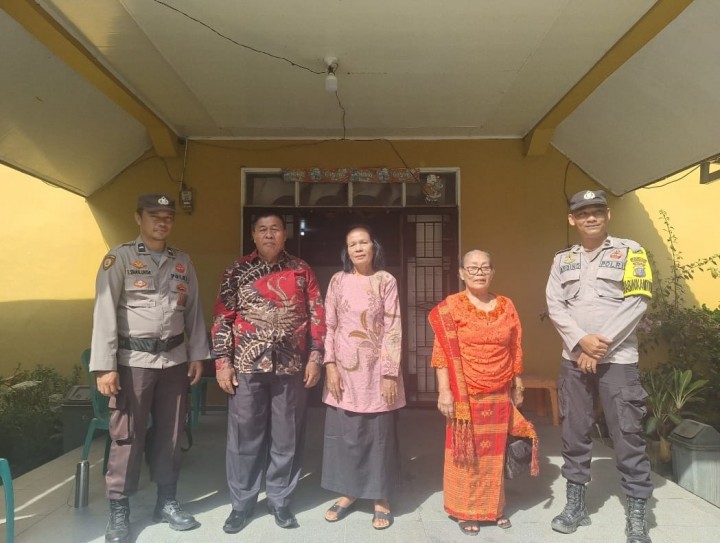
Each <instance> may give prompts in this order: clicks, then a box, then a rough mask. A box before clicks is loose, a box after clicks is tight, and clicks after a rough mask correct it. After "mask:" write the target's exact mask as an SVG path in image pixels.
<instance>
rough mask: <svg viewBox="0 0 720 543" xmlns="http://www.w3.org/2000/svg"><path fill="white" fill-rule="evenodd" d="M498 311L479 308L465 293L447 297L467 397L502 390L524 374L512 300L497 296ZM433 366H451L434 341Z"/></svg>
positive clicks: (518, 323)
mask: <svg viewBox="0 0 720 543" xmlns="http://www.w3.org/2000/svg"><path fill="white" fill-rule="evenodd" d="M496 300H497V303H496V305H495V309H493V310H492V311H489V312H486V311H483V310H481V309H478V308H476V307H475V306H474V305H473V304H472V302H471V301H470V300H469V299H468V297H467V294H465V292H459V293H457V294H452V295H450V296H448V297H447V299H446V302H447V304H448V306H449V307H450V314H451V315H452V318H453V321H454V322H455V326H456V327H457V333H458V341H459V343H460V355H461V357H462V364H463V373H464V374H465V381H466V384H467V388H468V394H477V393H483V394H486V393H488V392H494V391H497V390H500V389H502V388H503V387H504V386H506V385H507V384H508V383H510V381H511V379H512V378H513V376H514V375H520V374H522V369H523V368H522V357H523V356H522V346H521V341H522V327H521V325H520V318H519V317H518V314H517V311H516V310H515V306H514V305H513V303H512V301H511V300H510V298H506V297H505V296H497V297H496ZM431 365H432V366H433V367H434V368H446V367H447V366H448V362H447V358H446V356H445V352H444V351H443V348H442V346H441V345H440V342H439V341H438V340H437V338H435V343H434V345H433V353H432V360H431Z"/></svg>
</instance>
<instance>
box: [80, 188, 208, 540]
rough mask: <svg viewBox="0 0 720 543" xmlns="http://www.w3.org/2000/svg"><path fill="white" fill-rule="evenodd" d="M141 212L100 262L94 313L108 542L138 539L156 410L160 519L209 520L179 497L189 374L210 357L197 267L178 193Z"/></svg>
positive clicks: (195, 374)
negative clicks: (106, 437)
mask: <svg viewBox="0 0 720 543" xmlns="http://www.w3.org/2000/svg"><path fill="white" fill-rule="evenodd" d="M135 221H136V222H137V224H138V226H139V227H140V235H139V236H138V238H137V239H136V240H135V241H132V242H130V243H125V244H123V245H119V246H117V247H114V248H113V249H112V250H111V251H110V252H109V253H108V254H107V255H106V256H105V258H104V260H103V263H102V266H101V267H100V270H99V271H98V275H97V283H96V297H95V311H94V315H93V334H92V354H91V357H90V370H91V371H92V372H93V374H94V375H95V378H96V382H97V388H98V390H99V391H100V392H101V393H102V394H104V395H105V396H110V409H111V418H110V437H111V438H112V446H111V448H110V458H109V460H108V471H107V474H106V476H105V482H106V495H107V497H108V499H109V500H110V521H109V522H108V526H107V531H106V533H105V541H106V542H108V543H125V542H127V541H129V540H130V530H129V518H130V505H129V502H128V496H131V495H132V494H134V493H135V491H136V490H137V487H138V480H139V477H140V468H141V464H142V458H143V452H144V449H145V435H146V429H147V422H148V417H149V416H150V415H152V424H153V427H154V440H153V447H152V450H151V452H150V458H149V461H150V472H151V477H152V479H153V480H154V481H155V483H156V484H157V490H158V498H157V504H156V506H155V512H154V515H153V520H154V521H155V522H168V523H169V524H170V528H172V529H174V530H189V529H192V528H195V527H197V526H199V525H200V524H199V523H198V522H197V521H196V520H195V518H193V517H192V516H191V515H190V514H188V513H186V512H184V511H183V510H182V509H181V508H180V506H179V504H178V502H177V500H176V490H177V480H178V475H179V471H180V435H181V432H182V429H183V425H184V420H185V416H186V412H187V395H188V394H187V393H188V384H194V383H197V382H198V381H199V380H200V377H201V375H202V363H201V362H200V361H201V360H205V359H208V358H210V352H209V347H208V340H207V332H206V329H205V321H204V318H203V315H202V308H201V305H200V301H199V299H198V283H197V277H196V275H195V268H194V267H193V264H192V262H191V261H190V258H189V256H188V255H187V254H186V253H184V252H182V251H179V250H178V249H174V248H172V247H169V246H168V245H167V244H166V239H167V238H168V236H169V235H170V233H171V232H172V228H173V224H174V221H175V201H174V200H173V199H172V198H170V197H169V196H167V195H165V194H145V195H142V196H140V198H139V199H138V206H137V211H136V213H135Z"/></svg>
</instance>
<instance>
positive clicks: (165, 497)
mask: <svg viewBox="0 0 720 543" xmlns="http://www.w3.org/2000/svg"><path fill="white" fill-rule="evenodd" d="M176 493H177V484H175V483H172V484H169V485H158V498H157V503H156V504H155V513H154V514H153V521H154V522H167V523H169V524H170V528H172V529H173V530H179V531H184V530H192V529H193V528H197V527H198V526H200V523H199V522H198V521H197V520H195V517H193V516H192V515H191V514H190V513H186V512H185V511H183V510H182V509H180V504H179V503H178V502H177V500H176V499H175V495H176Z"/></svg>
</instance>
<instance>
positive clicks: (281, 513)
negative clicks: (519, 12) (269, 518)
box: [268, 506, 298, 528]
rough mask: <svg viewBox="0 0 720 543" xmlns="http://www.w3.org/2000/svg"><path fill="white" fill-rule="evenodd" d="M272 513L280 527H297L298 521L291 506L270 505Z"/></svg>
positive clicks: (269, 508)
mask: <svg viewBox="0 0 720 543" xmlns="http://www.w3.org/2000/svg"><path fill="white" fill-rule="evenodd" d="M268 510H269V511H270V514H271V515H273V516H274V517H275V524H277V525H278V526H280V528H297V527H298V522H297V519H296V518H295V515H293V514H292V512H291V511H290V508H289V507H287V506H282V507H273V506H268Z"/></svg>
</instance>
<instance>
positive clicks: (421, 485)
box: [0, 408, 720, 543]
mask: <svg viewBox="0 0 720 543" xmlns="http://www.w3.org/2000/svg"><path fill="white" fill-rule="evenodd" d="M323 419H324V411H323V410H322V409H320V408H312V409H310V412H309V421H310V422H309V425H308V435H307V448H306V454H305V475H304V477H303V479H302V482H301V484H300V486H299V489H298V491H297V493H296V495H295V499H294V503H293V511H294V512H295V513H296V515H297V518H298V521H299V523H300V527H299V528H298V529H296V530H282V529H280V528H278V527H276V526H275V524H274V522H273V520H272V517H270V516H269V515H267V514H266V513H265V503H264V501H261V502H260V503H258V506H257V507H256V509H255V516H254V518H253V519H252V521H251V522H250V524H249V525H248V526H247V527H246V528H245V530H243V531H242V532H241V533H239V534H236V535H227V534H225V533H223V531H222V523H223V521H224V520H225V518H226V517H227V515H228V513H229V512H230V506H229V505H228V503H229V499H228V492H227V486H226V483H225V467H224V454H225V415H224V414H222V413H215V414H208V415H203V416H202V417H201V421H200V425H199V426H198V427H197V429H196V430H195V436H194V437H195V444H194V446H193V447H192V449H191V450H190V451H189V452H187V453H185V454H184V457H183V459H184V463H183V472H182V475H181V480H180V487H179V498H180V500H181V501H182V502H183V503H184V506H185V507H186V509H187V510H188V511H190V512H192V513H193V514H194V515H196V517H197V518H198V520H199V521H200V522H201V523H202V526H201V527H200V528H198V529H196V530H192V531H189V532H173V531H171V530H170V529H169V528H168V527H167V525H155V524H153V523H152V522H151V520H150V516H151V513H152V506H153V504H154V500H155V487H154V485H152V484H151V483H150V482H149V480H148V476H147V473H144V474H143V478H142V480H141V490H140V492H139V493H138V494H137V495H136V496H134V497H133V498H132V499H131V508H132V530H133V533H134V537H135V539H134V541H136V542H137V543H151V542H163V543H165V542H176V541H177V542H203V543H208V542H216V541H222V542H225V541H227V542H230V541H248V542H250V541H251V542H255V543H261V542H280V543H282V542H291V541H292V542H298V543H299V542H305V541H307V542H312V543H324V542H328V543H330V542H332V543H340V542H348V543H350V542H358V543H361V542H366V541H377V542H390V541H397V542H407V543H423V542H454V541H468V539H467V536H464V535H463V534H462V533H461V532H460V530H459V529H458V527H457V524H456V523H455V522H453V521H451V520H449V519H448V517H447V514H446V513H445V512H444V511H443V507H442V491H441V489H442V455H443V421H442V418H441V417H440V415H439V413H437V411H435V410H409V409H406V410H403V412H402V413H401V417H400V421H401V423H400V424H401V447H402V461H403V465H402V485H401V487H400V488H399V489H398V495H397V497H396V499H395V500H394V501H393V504H392V505H393V512H394V514H395V516H396V520H395V524H394V525H393V526H392V527H391V528H390V529H388V530H384V531H376V530H373V529H372V527H371V524H370V521H371V511H372V507H371V504H370V503H363V504H362V505H360V507H359V508H358V510H356V511H355V512H353V513H351V514H350V515H349V516H348V517H347V518H346V519H345V520H343V521H342V522H339V523H337V524H330V523H327V522H325V521H324V520H323V514H324V512H325V510H326V509H327V507H329V506H330V505H331V504H332V503H333V500H334V498H335V496H334V495H333V494H331V493H330V492H327V491H325V490H323V489H322V488H320V485H319V482H320V474H319V469H320V464H321V457H320V455H321V451H322V426H323ZM538 431H539V433H540V438H541V474H540V476H539V477H537V478H530V477H524V478H521V479H517V480H512V481H508V482H507V486H506V489H507V492H506V493H507V503H508V505H507V508H506V514H507V515H508V516H509V517H510V518H511V520H512V523H513V527H512V529H510V530H500V529H499V528H497V527H494V526H489V527H483V528H482V529H481V531H480V537H479V538H478V539H476V540H475V541H483V542H486V541H489V542H500V541H502V542H511V541H516V542H545V541H548V542H553V541H558V542H560V541H562V542H565V543H570V542H603V543H615V542H624V541H625V536H624V512H623V502H621V497H622V496H621V491H620V485H619V477H618V474H617V472H616V470H615V466H614V461H613V460H612V451H611V450H610V449H608V448H607V447H605V446H603V445H602V444H600V443H597V444H596V447H595V458H594V460H593V477H594V479H593V481H592V483H591V484H590V485H589V488H588V498H587V501H588V508H589V510H590V514H591V517H592V525H591V526H588V527H582V528H579V529H578V531H577V532H576V533H575V534H572V535H562V534H558V533H556V532H553V531H552V530H551V529H550V520H551V519H552V517H553V516H555V515H556V514H557V513H558V512H559V511H560V510H561V509H562V507H563V505H564V503H565V499H564V493H565V482H564V479H562V478H561V477H560V464H561V458H560V433H559V429H558V428H557V427H553V426H551V425H549V424H547V423H546V422H542V423H538ZM102 453H103V441H102V440H97V441H96V442H95V444H94V445H93V451H92V454H91V463H92V468H91V472H90V479H91V487H90V499H89V500H90V503H89V506H88V507H86V508H83V509H75V508H73V500H74V473H75V465H76V463H77V461H78V459H79V456H80V451H79V450H76V451H72V452H70V453H68V454H66V455H64V456H62V457H60V458H58V459H56V460H54V461H53V462H50V463H49V464H46V465H45V466H42V467H40V468H38V469H36V470H35V471H32V472H30V473H28V474H26V475H23V476H22V477H19V478H18V479H16V480H15V482H14V484H15V504H16V533H17V535H16V541H18V542H20V543H38V542H43V543H44V542H51V543H65V542H68V543H71V542H72V543H90V542H97V543H101V542H103V541H104V537H103V536H104V531H105V525H106V523H107V502H106V500H105V498H104V492H103V479H102V476H101V469H102ZM655 484H656V490H655V495H654V497H653V499H652V500H651V502H650V510H651V512H650V515H649V519H648V520H649V524H650V527H651V531H650V534H651V536H652V538H653V542H654V543H681V542H693V543H710V542H712V543H716V542H717V541H718V540H720V508H717V507H715V506H714V505H712V504H710V503H708V502H706V501H704V500H703V499H701V498H698V497H696V496H695V495H693V494H691V493H689V492H687V491H686V490H684V489H682V488H680V487H679V486H677V485H675V484H674V483H672V482H669V481H666V480H665V479H663V478H661V477H657V476H655ZM262 497H263V496H261V499H262ZM2 511H4V502H2V498H1V497H0V512H2ZM4 529H5V525H4V520H3V521H0V531H1V532H2V533H1V534H0V542H4V541H5V532H4ZM470 541H472V540H470Z"/></svg>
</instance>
